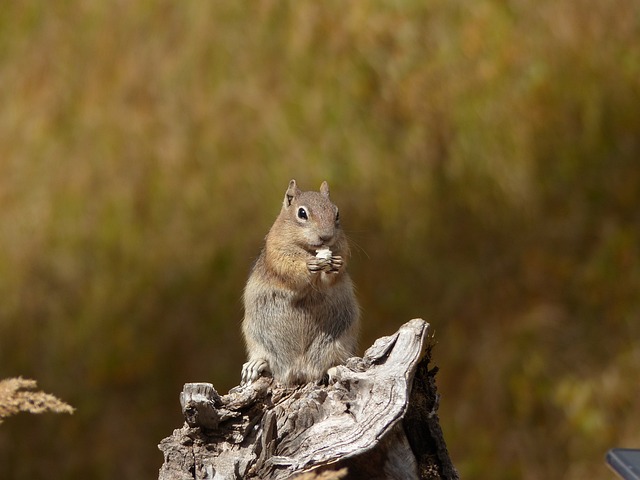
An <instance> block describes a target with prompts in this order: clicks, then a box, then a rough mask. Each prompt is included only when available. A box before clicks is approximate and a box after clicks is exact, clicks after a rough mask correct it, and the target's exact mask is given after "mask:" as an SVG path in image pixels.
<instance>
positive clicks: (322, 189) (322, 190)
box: [320, 180, 329, 198]
mask: <svg viewBox="0 0 640 480" xmlns="http://www.w3.org/2000/svg"><path fill="white" fill-rule="evenodd" d="M320 193H321V194H322V195H324V196H325V197H327V198H329V184H328V183H327V182H326V180H325V181H324V182H322V185H320Z"/></svg>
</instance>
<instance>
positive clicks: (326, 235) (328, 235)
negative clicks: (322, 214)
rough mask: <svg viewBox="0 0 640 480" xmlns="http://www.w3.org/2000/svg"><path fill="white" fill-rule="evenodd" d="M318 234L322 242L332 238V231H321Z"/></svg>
mask: <svg viewBox="0 0 640 480" xmlns="http://www.w3.org/2000/svg"><path fill="white" fill-rule="evenodd" d="M318 236H319V237H320V240H322V243H327V242H328V241H329V240H331V239H332V238H333V233H321V234H320V235H318Z"/></svg>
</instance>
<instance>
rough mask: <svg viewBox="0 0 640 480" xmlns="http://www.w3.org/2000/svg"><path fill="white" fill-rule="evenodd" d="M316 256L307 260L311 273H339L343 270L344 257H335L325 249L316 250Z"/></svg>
mask: <svg viewBox="0 0 640 480" xmlns="http://www.w3.org/2000/svg"><path fill="white" fill-rule="evenodd" d="M316 252H317V253H316V256H315V257H311V258H310V259H309V260H307V267H308V268H309V271H310V272H311V273H318V272H326V273H338V272H339V271H340V269H341V268H342V264H343V262H342V257H341V256H340V255H333V254H332V253H331V250H329V249H328V248H323V249H320V250H316Z"/></svg>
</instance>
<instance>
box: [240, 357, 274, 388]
mask: <svg viewBox="0 0 640 480" xmlns="http://www.w3.org/2000/svg"><path fill="white" fill-rule="evenodd" d="M263 373H268V374H271V369H270V368H269V363H268V362H267V361H266V360H265V359H264V358H256V359H255V360H249V361H248V362H247V363H245V364H244V365H242V380H241V381H240V385H245V384H247V383H251V382H254V381H256V380H257V379H258V378H260V376H261V375H262V374H263Z"/></svg>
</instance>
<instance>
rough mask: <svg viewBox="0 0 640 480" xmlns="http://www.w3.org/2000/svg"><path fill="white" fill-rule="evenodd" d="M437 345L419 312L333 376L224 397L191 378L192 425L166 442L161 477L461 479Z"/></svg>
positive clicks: (263, 382)
mask: <svg viewBox="0 0 640 480" xmlns="http://www.w3.org/2000/svg"><path fill="white" fill-rule="evenodd" d="M430 354H431V344H430V343H429V324H427V323H426V322H425V321H424V320H421V319H414V320H411V321H410V322H408V323H406V324H404V325H403V326H402V327H401V328H400V329H399V330H398V332H396V333H395V334H394V335H391V336H389V337H383V338H380V339H378V340H376V342H375V343H374V344H373V346H372V347H370V348H369V349H368V350H367V351H366V352H365V355H364V357H362V358H357V357H354V358H350V359H349V360H348V361H347V363H346V365H340V366H338V367H336V369H335V372H334V374H333V378H332V380H331V381H330V382H329V385H321V384H314V383H310V384H307V385H303V386H300V387H297V388H285V387H282V386H280V385H272V381H271V379H270V378H266V377H262V378H260V379H258V380H257V381H255V382H253V383H252V384H250V385H247V386H243V387H235V388H233V389H232V390H231V391H230V392H229V393H228V394H227V395H223V396H220V395H218V393H217V392H216V391H215V389H214V388H213V385H211V384H208V383H188V384H186V385H185V386H184V390H183V392H182V394H181V395H180V402H181V405H182V411H183V414H184V416H185V420H186V422H185V425H184V426H183V427H182V428H180V429H177V430H175V431H174V432H173V435H171V436H170V437H168V438H165V439H164V440H162V442H161V443H160V445H159V448H160V450H162V452H163V453H164V464H163V466H162V468H161V469H160V476H159V478H160V480H183V479H184V480H186V479H194V478H196V479H213V478H215V479H240V478H247V479H251V478H259V479H264V480H267V479H274V480H278V479H285V478H291V477H295V476H297V475H299V474H302V473H304V472H313V473H311V474H310V475H311V476H310V477H307V476H306V475H305V477H304V478H315V477H314V474H315V473H318V474H321V475H322V477H321V478H325V479H330V478H349V479H351V478H354V479H359V478H369V479H403V480H405V479H457V478H458V474H457V472H456V470H455V468H454V467H453V465H452V463H451V460H450V458H449V454H448V452H447V448H446V445H445V441H444V438H443V436H442V431H441V429H440V425H439V421H438V416H437V409H438V401H439V397H438V394H437V393H436V387H435V381H434V376H435V373H436V369H435V368H434V369H431V370H430V369H429V367H428V363H429V360H430ZM345 468H346V471H345ZM301 478H302V477H301ZM318 478H320V476H319V477H318Z"/></svg>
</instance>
